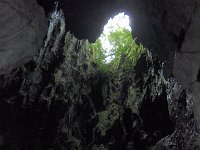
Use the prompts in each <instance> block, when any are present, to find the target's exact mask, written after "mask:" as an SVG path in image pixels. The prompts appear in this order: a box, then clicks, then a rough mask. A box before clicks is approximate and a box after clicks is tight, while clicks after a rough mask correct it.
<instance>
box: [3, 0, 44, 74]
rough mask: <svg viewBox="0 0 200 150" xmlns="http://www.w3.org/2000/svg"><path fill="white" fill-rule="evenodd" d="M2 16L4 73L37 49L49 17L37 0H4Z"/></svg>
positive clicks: (27, 59)
mask: <svg viewBox="0 0 200 150" xmlns="http://www.w3.org/2000/svg"><path fill="white" fill-rule="evenodd" d="M0 18H1V19H0V74H5V73H9V72H11V71H12V70H13V69H14V68H16V67H18V66H20V65H23V64H25V63H27V62H28V61H30V60H31V59H32V57H33V56H34V55H35V54H36V53H37V52H38V50H39V48H40V46H41V45H42V42H43V38H44V36H45V35H46V32H47V19H46V17H45V15H44V11H43V8H42V7H41V6H39V5H38V4H37V2H36V1H34V0H1V1H0Z"/></svg>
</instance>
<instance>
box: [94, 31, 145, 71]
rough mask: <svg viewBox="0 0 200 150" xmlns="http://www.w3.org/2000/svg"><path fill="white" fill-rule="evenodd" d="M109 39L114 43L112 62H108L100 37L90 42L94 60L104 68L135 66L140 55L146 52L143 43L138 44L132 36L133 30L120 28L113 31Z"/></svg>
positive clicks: (113, 68)
mask: <svg viewBox="0 0 200 150" xmlns="http://www.w3.org/2000/svg"><path fill="white" fill-rule="evenodd" d="M108 41H109V43H110V44H111V45H112V48H111V50H110V53H109V56H112V57H113V60H111V62H109V63H106V57H108V56H106V50H105V49H103V46H102V44H103V43H101V40H100V39H99V38H98V39H97V40H96V42H95V43H91V44H90V50H92V52H93V56H94V62H95V63H97V64H98V65H99V67H100V68H101V69H103V70H106V71H108V70H110V71H112V70H115V69H118V68H119V67H123V68H125V69H127V68H130V67H133V66H134V65H135V64H136V62H137V60H138V59H139V57H140V55H141V54H142V53H144V52H145V48H144V47H143V45H142V44H137V43H136V39H133V38H132V33H131V31H129V30H127V29H125V28H119V29H117V30H115V31H112V32H111V33H110V34H109V36H108Z"/></svg>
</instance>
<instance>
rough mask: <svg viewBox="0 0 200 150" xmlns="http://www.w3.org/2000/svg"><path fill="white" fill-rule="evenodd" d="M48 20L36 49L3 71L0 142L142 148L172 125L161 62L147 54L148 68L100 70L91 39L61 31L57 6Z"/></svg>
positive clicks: (34, 148)
mask: <svg viewBox="0 0 200 150" xmlns="http://www.w3.org/2000/svg"><path fill="white" fill-rule="evenodd" d="M55 16H56V17H55ZM51 19H52V20H50V27H49V31H48V34H47V39H46V41H45V43H44V45H43V47H42V48H41V49H40V52H39V53H38V55H37V56H35V57H34V59H33V60H32V61H31V62H29V63H28V64H26V65H24V66H23V67H20V68H18V69H17V70H15V71H13V72H12V73H10V74H8V75H4V76H1V78H0V85H1V86H0V91H1V93H0V99H1V101H0V104H1V105H0V112H1V113H0V115H1V116H0V137H1V143H0V144H1V145H0V146H1V147H0V148H1V149H7V150H12V149H20V150H21V149H22V150H23V149H29V150H40V149H44V150H45V149H55V150H62V149H72V150H75V149H80V150H82V149H94V150H99V149H114V150H115V149H122V150H123V149H130V150H131V149H136V150H143V149H144V150H145V149H147V148H150V147H151V146H153V145H155V144H156V142H157V141H158V140H159V139H161V138H162V137H165V136H167V135H169V134H171V133H172V132H173V131H174V123H173V119H170V118H175V115H174V114H176V112H177V110H179V109H177V105H174V103H173V102H177V104H179V102H178V101H177V99H178V97H179V96H178V95H177V97H175V98H174V99H173V100H174V101H173V100H172V99H171V97H170V95H172V94H173V92H172V91H173V90H172V87H174V86H171V84H169V83H171V82H167V81H166V80H165V79H164V76H163V71H162V69H161V68H162V67H161V66H162V65H160V64H159V63H158V62H157V63H155V62H153V60H152V57H151V55H149V56H147V57H144V60H146V59H147V62H148V63H147V64H149V66H146V68H147V70H144V69H143V68H141V67H140V64H138V65H139V66H137V67H136V68H138V69H136V70H138V71H136V72H135V71H134V69H133V68H130V70H126V72H125V71H124V70H123V68H121V69H122V70H121V69H120V68H118V70H116V72H115V73H114V74H110V73H105V72H101V71H100V70H99V69H98V65H97V64H95V63H94V62H93V55H92V54H93V53H92V51H91V49H90V48H89V47H88V44H89V43H88V41H85V40H78V39H76V38H75V37H74V36H73V35H71V34H70V33H65V28H64V27H65V23H64V21H63V20H64V18H63V14H62V12H57V11H55V12H54V13H52V18H51ZM142 58H143V57H142ZM142 65H145V64H143V63H142ZM154 67H155V68H157V69H155V68H154ZM139 72H140V74H143V75H144V76H137V75H136V76H135V74H137V73H139ZM135 78H137V80H139V81H138V83H136V79H135ZM177 90H179V89H177ZM168 103H169V105H168ZM186 105H188V103H186ZM184 106H185V105H184ZM180 108H182V107H180ZM169 110H170V111H169ZM173 116H174V117H173Z"/></svg>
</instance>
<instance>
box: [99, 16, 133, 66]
mask: <svg viewBox="0 0 200 150" xmlns="http://www.w3.org/2000/svg"><path fill="white" fill-rule="evenodd" d="M129 22H130V21H129V16H127V15H124V12H122V13H119V14H118V15H116V16H115V17H114V18H110V19H109V20H108V23H107V24H106V25H105V26H104V31H103V33H102V34H101V36H100V38H99V39H100V41H101V43H102V46H103V49H104V50H105V54H106V56H107V58H106V63H109V62H110V61H111V60H113V59H114V56H109V55H110V54H111V49H112V45H111V44H110V43H109V41H108V36H109V34H110V32H113V31H116V30H117V29H118V28H125V29H127V30H129V31H131V27H130V24H129Z"/></svg>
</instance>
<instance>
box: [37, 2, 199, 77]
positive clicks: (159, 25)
mask: <svg viewBox="0 0 200 150" xmlns="http://www.w3.org/2000/svg"><path fill="white" fill-rule="evenodd" d="M38 1H39V3H40V4H41V5H43V7H44V8H45V10H46V12H48V11H50V10H52V8H53V6H54V5H53V2H54V1H49V0H38ZM59 3H60V7H61V8H63V10H64V13H65V17H66V30H70V31H71V32H72V33H73V34H74V35H75V36H76V37H78V38H79V39H89V41H95V40H96V39H97V37H98V36H99V35H100V34H101V33H102V30H103V26H104V25H105V24H106V23H107V20H108V19H109V18H110V17H113V16H114V15H116V14H118V13H119V12H122V11H124V12H125V13H126V14H128V15H129V16H130V24H131V27H132V29H133V36H134V37H137V40H138V42H142V44H143V45H144V46H145V47H147V48H149V49H151V50H152V52H153V53H154V54H155V55H157V56H158V59H159V60H161V61H165V62H166V65H165V69H164V71H165V75H166V76H167V77H169V76H171V73H172V68H173V60H174V54H175V51H179V50H180V49H181V47H182V42H183V41H184V39H185V41H187V39H189V40H192V38H191V39H190V37H189V31H188V30H189V28H190V26H191V27H192V26H193V27H192V28H193V29H192V30H193V31H194V30H198V26H199V25H198V22H199V19H198V16H196V17H195V13H196V10H198V9H199V8H198V7H199V2H198V0H191V1H188V0H148V1H146V0H126V1H123V0H101V1H90V0H86V1H78V0H75V1H70V0H60V1H59ZM194 17H195V18H196V19H195V20H196V25H192V24H193V23H191V22H192V20H194ZM195 26H196V27H195ZM190 30H191V29H190ZM186 34H188V35H187V36H188V38H187V37H186ZM196 35H198V33H196Z"/></svg>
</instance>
